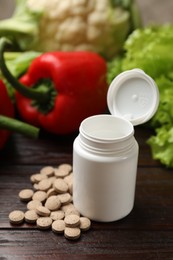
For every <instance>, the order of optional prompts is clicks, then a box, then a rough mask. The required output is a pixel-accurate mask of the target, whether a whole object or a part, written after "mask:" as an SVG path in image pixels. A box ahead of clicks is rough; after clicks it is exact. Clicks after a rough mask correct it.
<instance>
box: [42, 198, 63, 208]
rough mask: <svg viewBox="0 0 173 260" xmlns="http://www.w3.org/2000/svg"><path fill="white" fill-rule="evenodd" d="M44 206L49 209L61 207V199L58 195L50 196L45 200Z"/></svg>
mask: <svg viewBox="0 0 173 260" xmlns="http://www.w3.org/2000/svg"><path fill="white" fill-rule="evenodd" d="M45 207H46V208H48V209H49V210H51V211H54V210H57V209H59V208H60V207H61V201H60V200H59V198H58V196H51V197H49V198H48V199H47V200H46V202H45Z"/></svg>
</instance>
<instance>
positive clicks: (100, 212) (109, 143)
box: [73, 115, 138, 222]
mask: <svg viewBox="0 0 173 260" xmlns="http://www.w3.org/2000/svg"><path fill="white" fill-rule="evenodd" d="M85 121H87V124H86V122H84V123H83V125H82V126H81V127H82V128H81V127H80V130H81V131H80V134H79V136H78V137H77V138H76V139H75V141H74V146H73V172H74V188H73V201H74V205H75V207H76V208H77V209H78V210H79V211H80V213H81V214H82V215H84V216H87V217H89V218H90V219H92V220H96V221H103V222H109V221H115V220H118V219H121V218H123V217H125V216H126V215H128V214H129V213H130V211H131V210H132V208H133V205H134V197H135V186H136V173H137V161H138V144H137V142H136V140H135V138H134V136H133V132H134V131H133V126H132V125H131V123H130V122H128V121H127V120H124V119H121V118H116V117H113V116H111V115H110V116H108V115H100V116H94V117H91V118H88V119H87V120H85ZM101 121H102V122H101ZM114 121H115V122H114ZM100 124H101V125H100ZM109 124H110V125H109ZM110 126H111V128H112V131H109V130H108V129H110V128H109V127H110ZM115 128H118V130H117V129H115ZM122 128H127V129H125V130H124V129H122ZM83 129H84V131H83ZM121 130H122V134H121V133H120V132H121ZM113 131H115V132H116V133H114V132H113ZM87 132H88V133H87ZM100 132H102V133H101V134H100ZM109 136H110V138H109Z"/></svg>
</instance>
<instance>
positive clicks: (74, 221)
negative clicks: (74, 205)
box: [64, 215, 80, 227]
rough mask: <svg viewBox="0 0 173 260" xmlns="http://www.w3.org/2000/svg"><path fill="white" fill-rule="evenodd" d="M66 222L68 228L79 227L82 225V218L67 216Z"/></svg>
mask: <svg viewBox="0 0 173 260" xmlns="http://www.w3.org/2000/svg"><path fill="white" fill-rule="evenodd" d="M64 222H65V224H66V226H67V227H78V226H79V225H80V217H79V216H77V215H67V216H66V217H65V219H64Z"/></svg>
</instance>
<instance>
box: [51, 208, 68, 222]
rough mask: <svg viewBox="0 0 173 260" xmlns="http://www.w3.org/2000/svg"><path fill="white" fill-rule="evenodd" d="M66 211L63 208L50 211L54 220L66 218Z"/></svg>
mask: <svg viewBox="0 0 173 260" xmlns="http://www.w3.org/2000/svg"><path fill="white" fill-rule="evenodd" d="M64 216H65V214H64V212H63V211H62V210H57V211H52V212H51V213H50V217H51V219H52V220H54V221H55V220H60V219H64Z"/></svg>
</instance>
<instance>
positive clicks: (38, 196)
mask: <svg viewBox="0 0 173 260" xmlns="http://www.w3.org/2000/svg"><path fill="white" fill-rule="evenodd" d="M46 198H47V193H46V192H45V191H41V190H38V191H36V192H35V193H34V195H33V196H32V199H33V200H39V201H40V202H44V201H45V200H46Z"/></svg>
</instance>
